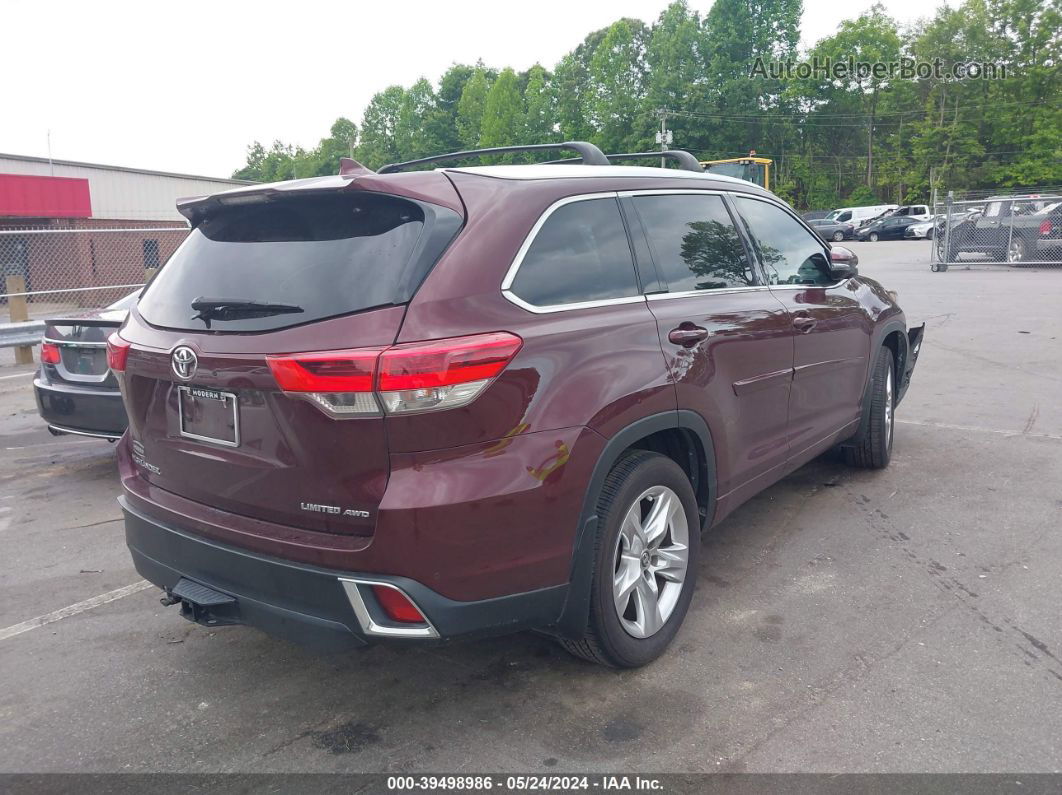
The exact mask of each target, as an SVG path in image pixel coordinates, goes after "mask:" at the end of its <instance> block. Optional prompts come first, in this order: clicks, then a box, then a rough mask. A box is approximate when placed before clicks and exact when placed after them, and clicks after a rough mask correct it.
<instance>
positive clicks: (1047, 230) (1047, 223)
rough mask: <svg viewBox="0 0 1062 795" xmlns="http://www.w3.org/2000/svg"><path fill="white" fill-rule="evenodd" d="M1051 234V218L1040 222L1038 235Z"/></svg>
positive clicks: (1045, 235)
mask: <svg viewBox="0 0 1062 795" xmlns="http://www.w3.org/2000/svg"><path fill="white" fill-rule="evenodd" d="M1050 234H1051V220H1050V219H1045V220H1043V221H1041V222H1040V236H1041V237H1047V236H1048V235H1050Z"/></svg>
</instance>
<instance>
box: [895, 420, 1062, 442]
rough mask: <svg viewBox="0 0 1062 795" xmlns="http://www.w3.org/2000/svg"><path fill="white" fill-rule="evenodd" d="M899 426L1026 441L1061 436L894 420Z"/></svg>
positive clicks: (1061, 439) (973, 426) (942, 423)
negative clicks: (913, 426) (987, 434)
mask: <svg viewBox="0 0 1062 795" xmlns="http://www.w3.org/2000/svg"><path fill="white" fill-rule="evenodd" d="M896 422H897V423H898V424H900V425H921V426H922V427H925V428H946V429H947V430H949V431H972V432H974V433H996V434H999V435H1000V436H1022V437H1025V438H1028V439H1056V440H1059V441H1062V436H1059V435H1058V434H1054V433H1026V432H1025V431H1007V430H1003V429H1002V428H985V427H982V426H980V425H952V424H950V423H947V422H922V421H921V420H896Z"/></svg>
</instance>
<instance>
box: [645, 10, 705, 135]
mask: <svg viewBox="0 0 1062 795" xmlns="http://www.w3.org/2000/svg"><path fill="white" fill-rule="evenodd" d="M703 38H704V37H703V35H702V34H701V20H700V17H699V15H698V14H697V13H696V12H695V11H690V9H689V6H687V5H686V2H685V0H676V2H673V3H672V4H671V5H669V6H668V7H667V8H666V9H664V11H663V13H661V14H660V17H659V19H657V21H656V24H655V25H653V27H652V30H651V31H650V33H649V40H648V43H647V44H646V50H645V63H646V70H647V75H648V76H647V80H646V86H645V99H644V101H643V102H642V103H641V108H640V114H639V118H638V123H637V134H638V137H639V140H638V143H637V148H639V149H645V148H651V147H652V145H653V141H654V136H655V133H656V131H657V129H658V128H657V115H656V112H657V110H658V109H661V108H663V109H669V110H678V111H683V112H687V113H688V112H696V111H698V110H701V109H703V97H704V93H705V90H706V87H707V82H708V80H707V74H706V72H705V69H704V53H703V52H702V50H703V44H704V42H703ZM668 128H669V129H671V130H672V131H673V132H674V135H675V142H676V145H677V146H680V147H682V148H687V149H693V150H699V149H702V148H704V147H705V146H706V145H707V143H708V141H707V136H706V135H705V133H704V123H703V121H700V120H698V119H697V118H696V117H694V116H688V115H672V116H671V117H670V118H669V119H668Z"/></svg>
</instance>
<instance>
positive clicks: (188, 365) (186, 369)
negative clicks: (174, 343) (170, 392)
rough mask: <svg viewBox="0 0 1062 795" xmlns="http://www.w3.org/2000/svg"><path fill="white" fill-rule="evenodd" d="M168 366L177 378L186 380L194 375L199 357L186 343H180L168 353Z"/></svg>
mask: <svg viewBox="0 0 1062 795" xmlns="http://www.w3.org/2000/svg"><path fill="white" fill-rule="evenodd" d="M170 366H171V367H172V368H173V372H174V373H176V374H177V377H178V378H182V379H184V380H185V381H187V380H188V379H190V378H191V377H192V376H194V375H195V371H196V368H198V367H199V359H198V358H197V357H196V355H195V351H193V350H192V349H191V348H189V347H188V346H187V345H181V346H180V347H178V348H174V349H173V353H172V354H171V355H170Z"/></svg>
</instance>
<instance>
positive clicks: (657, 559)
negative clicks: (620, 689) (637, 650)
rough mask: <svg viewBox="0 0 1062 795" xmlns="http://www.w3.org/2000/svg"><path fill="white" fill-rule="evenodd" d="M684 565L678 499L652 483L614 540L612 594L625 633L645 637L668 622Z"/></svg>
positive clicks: (684, 532) (684, 531) (684, 530)
mask: <svg viewBox="0 0 1062 795" xmlns="http://www.w3.org/2000/svg"><path fill="white" fill-rule="evenodd" d="M688 564H689V527H688V525H687V522H686V511H685V509H684V508H683V505H682V500H680V499H679V496H678V495H677V494H676V493H675V492H674V491H672V490H671V489H669V488H668V487H666V486H653V487H652V488H650V489H647V490H646V491H644V492H642V494H641V495H640V496H639V497H638V499H636V500H635V501H634V503H633V504H632V505H631V507H630V508H629V509H628V510H627V513H626V514H625V515H624V517H623V523H622V525H621V526H620V532H619V536H618V538H617V539H616V550H615V555H614V559H613V581H612V594H613V599H614V602H615V606H616V613H617V615H618V616H619V620H620V624H621V625H622V626H623V629H624V630H625V631H626V632H627V633H628V634H629V635H632V636H633V637H636V638H648V637H650V636H652V635H655V634H656V633H657V632H659V631H660V629H661V628H662V627H663V626H664V624H665V623H667V620H668V619H669V618H670V617H671V614H672V613H673V612H674V610H675V605H676V604H677V603H678V599H679V595H680V594H681V593H682V584H683V582H684V581H685V579H686V576H687V568H688Z"/></svg>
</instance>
